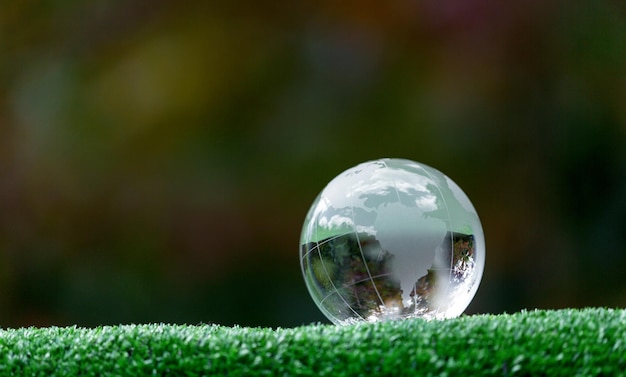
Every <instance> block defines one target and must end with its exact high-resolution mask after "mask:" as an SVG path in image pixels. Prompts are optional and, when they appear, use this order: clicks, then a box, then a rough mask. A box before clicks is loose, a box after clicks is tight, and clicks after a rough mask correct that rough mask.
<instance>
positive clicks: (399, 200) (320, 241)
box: [300, 159, 485, 325]
mask: <svg viewBox="0 0 626 377" xmlns="http://www.w3.org/2000/svg"><path fill="white" fill-rule="evenodd" d="M300 245H301V246H300V262H301V266H302V273H303V275H304V280H305V282H306V285H307V287H308V289H309V292H310V293H311V296H312V297H313V300H314V301H315V303H316V304H317V306H318V307H319V308H320V310H321V311H322V312H323V313H324V314H325V315H326V317H328V318H329V319H330V320H331V321H332V322H333V323H335V324H342V325H343V324H351V323H356V322H360V321H370V322H375V321H380V320H387V319H404V318H415V317H420V318H426V319H432V318H436V319H443V318H452V317H456V316H459V315H460V314H461V313H462V312H463V311H464V310H465V308H467V306H468V305H469V303H470V301H471V300H472V298H473V297H474V294H475V293H476V290H477V289H478V285H479V283H480V279H481V277H482V273H483V267H484V264H485V241H484V237H483V230H482V227H481V225H480V220H479V219H478V215H477V214H476V210H475V209H474V207H473V206H472V203H471V202H470V200H469V199H468V198H467V196H466V195H465V193H464V192H463V191H462V190H461V188H460V187H459V186H458V185H457V184H456V183H454V182H453V181H452V180H451V179H450V178H448V177H447V176H445V175H444V174H443V173H441V172H440V171H438V170H436V169H433V168H431V167H429V166H427V165H424V164H421V163H417V162H414V161H409V160H402V159H381V160H376V161H370V162H365V163H362V164H360V165H357V166H355V167H353V168H351V169H348V170H346V171H345V172H343V173H341V174H340V175H339V176H337V177H336V178H335V179H333V180H332V181H331V182H330V183H329V184H328V185H327V186H326V188H324V190H322V192H321V193H320V194H319V196H318V197H317V199H315V201H314V202H313V205H312V206H311V209H310V210H309V213H308V214H307V216H306V220H305V222H304V226H303V228H302V235H301V238H300Z"/></svg>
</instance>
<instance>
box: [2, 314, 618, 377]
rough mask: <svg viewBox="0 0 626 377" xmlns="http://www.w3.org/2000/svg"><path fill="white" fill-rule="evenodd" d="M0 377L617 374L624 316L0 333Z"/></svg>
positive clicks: (476, 317) (162, 326) (155, 326)
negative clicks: (291, 326)
mask: <svg viewBox="0 0 626 377" xmlns="http://www.w3.org/2000/svg"><path fill="white" fill-rule="evenodd" d="M0 375H1V376H106V375H111V376H163V375H174V376H178V375H180V376H183V375H184V376H201V375H219V376H287V375H289V376H292V375H293V376H296V375H297V376H468V375H471V376H618V375H622V376H623V375H626V310H625V309H599V308H596V309H581V310H575V309H568V310H550V311H523V312H520V313H515V314H501V315H473V316H463V317H460V318H456V319H450V320H444V321H430V322H428V321H424V320H406V321H394V322H384V323H375V324H370V323H363V324H358V325H351V326H345V327H337V326H332V325H308V326H303V327H299V328H293V329H269V328H248V327H226V326H218V325H166V324H149V325H120V326H103V327H97V328H79V327H50V328H19V329H5V330H0Z"/></svg>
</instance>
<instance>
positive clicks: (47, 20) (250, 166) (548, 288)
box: [0, 0, 626, 327]
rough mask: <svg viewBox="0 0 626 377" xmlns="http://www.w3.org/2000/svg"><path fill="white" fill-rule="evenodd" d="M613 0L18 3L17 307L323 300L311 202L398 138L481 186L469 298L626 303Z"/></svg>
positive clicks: (4, 15)
mask: <svg viewBox="0 0 626 377" xmlns="http://www.w3.org/2000/svg"><path fill="white" fill-rule="evenodd" d="M625 36H626V7H625V6H624V3H623V2H620V1H612V0H581V1H576V2H565V1H558V0H553V1H538V0H529V1H524V2H509V3H507V2H496V1H486V0H466V1H460V0H446V1H432V0H427V1H422V2H409V1H398V2H391V3H385V4H384V5H382V4H372V3H369V2H360V1H347V2H345V1H343V2H342V1H320V2H315V3H314V5H311V4H304V3H299V2H287V1H282V0H281V1H275V2H246V1H227V2H219V1H215V2H204V1H190V0H186V1H178V2H168V1H158V0H157V1H147V0H131V1H107V0H96V1H89V2H79V1H64V2H61V1H40V2H36V1H21V2H3V3H2V4H1V5H0V327H15V326H31V325H35V326H47V325H69V324H77V325H81V326H95V325H104V324H118V323H147V322H168V323H188V324H194V323H219V324H224V325H231V324H240V325H245V326H283V327H289V326H297V325H300V324H306V323H310V322H315V321H322V322H326V320H325V319H324V318H323V316H322V314H321V313H320V312H319V311H318V310H317V308H316V307H315V305H314V304H313V302H312V300H311V299H310V298H309V295H308V292H307V290H306V287H305V285H304V282H303V279H302V276H301V272H300V265H299V259H298V242H299V235H300V227H301V225H302V222H303V220H304V216H305V214H306V211H307V210H308V207H309V206H310V204H311V203H312V201H313V199H314V198H315V196H316V195H317V193H318V192H319V191H320V190H321V189H322V188H323V187H324V186H325V184H326V183H327V182H328V181H329V180H330V179H332V178H333V177H334V176H335V175H337V174H338V173H340V172H341V171H343V170H345V169H347V168H349V167H351V166H353V165H355V164H357V163H359V162H362V161H366V160H370V159H375V158H379V157H402V158H408V159H413V160H416V161H420V162H423V163H426V164H428V165H431V166H433V167H435V168H437V169H439V170H441V171H443V172H444V173H445V174H447V175H448V176H450V177H451V178H452V179H453V180H455V181H456V182H457V183H458V184H459V185H460V186H461V187H462V188H463V189H464V191H465V192H466V193H467V194H468V196H469V197H470V198H471V199H472V201H473V203H474V206H475V207H476V208H477V210H478V213H479V215H480V216H481V220H482V222H483V227H484V229H485V237H486V242H487V263H486V266H485V275H484V277H483V281H482V284H481V287H480V289H479V291H478V294H477V296H476V298H475V300H474V302H473V303H472V305H471V306H470V308H469V309H468V313H485V312H489V313H501V312H513V311H517V310H519V309H521V308H543V309H550V308H562V307H583V306H617V307H624V306H626V274H625V266H626V100H625V99H626V38H625Z"/></svg>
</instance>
